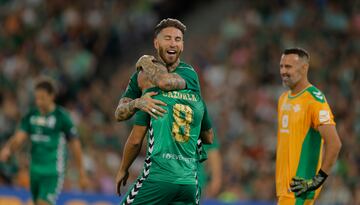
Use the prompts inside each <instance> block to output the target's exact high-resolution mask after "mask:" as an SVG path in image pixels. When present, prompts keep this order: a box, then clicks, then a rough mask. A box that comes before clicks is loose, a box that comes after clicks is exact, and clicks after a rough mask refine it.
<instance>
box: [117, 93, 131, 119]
mask: <svg viewBox="0 0 360 205" xmlns="http://www.w3.org/2000/svg"><path fill="white" fill-rule="evenodd" d="M135 102H136V101H135V100H133V99H131V98H126V97H124V98H121V99H120V101H119V105H118V106H117V108H116V111H115V119H116V120H117V121H123V120H127V119H129V118H130V117H131V116H133V115H134V114H135V112H136V107H135Z"/></svg>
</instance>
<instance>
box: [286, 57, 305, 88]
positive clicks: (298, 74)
mask: <svg viewBox="0 0 360 205" xmlns="http://www.w3.org/2000/svg"><path fill="white" fill-rule="evenodd" d="M307 70H308V63H306V62H305V61H304V60H303V59H301V58H300V57H299V56H298V55H297V54H287V55H286V54H283V55H282V56H281V60H280V76H281V79H282V82H283V85H284V86H286V87H288V88H290V89H291V90H295V89H296V88H298V87H301V86H302V84H304V83H306V82H307Z"/></svg>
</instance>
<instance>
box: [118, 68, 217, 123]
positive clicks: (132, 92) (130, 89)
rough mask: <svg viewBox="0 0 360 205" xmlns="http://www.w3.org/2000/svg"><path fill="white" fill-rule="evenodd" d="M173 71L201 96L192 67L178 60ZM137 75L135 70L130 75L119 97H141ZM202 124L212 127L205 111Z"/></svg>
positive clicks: (187, 87)
mask: <svg viewBox="0 0 360 205" xmlns="http://www.w3.org/2000/svg"><path fill="white" fill-rule="evenodd" d="M173 73H176V74H178V75H179V76H181V77H182V78H183V79H184V80H185V82H186V89H187V90H192V91H194V92H196V93H197V94H198V95H200V96H201V94H200V83H199V77H198V75H197V73H196V71H195V70H194V68H193V67H191V66H190V65H188V64H186V63H185V62H183V61H180V63H179V65H178V66H177V67H176V68H175V70H174V71H173ZM137 77H138V72H135V73H134V74H133V75H132V76H131V78H130V81H129V84H128V86H127V88H126V90H125V92H124V93H123V95H122V96H121V97H127V98H131V99H136V98H139V97H141V95H142V93H141V89H140V88H139V85H138V82H137ZM203 126H204V127H203V128H202V129H203V130H207V129H204V128H208V129H211V127H212V124H211V121H210V118H209V116H208V113H207V112H206V113H205V117H204V122H203Z"/></svg>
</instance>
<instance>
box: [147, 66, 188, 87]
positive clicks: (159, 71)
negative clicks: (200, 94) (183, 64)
mask: <svg viewBox="0 0 360 205" xmlns="http://www.w3.org/2000/svg"><path fill="white" fill-rule="evenodd" d="M147 75H148V77H149V79H150V81H151V82H152V83H153V84H155V85H156V86H158V87H160V88H161V89H162V90H166V91H170V90H180V89H184V88H185V86H186V83H185V80H184V79H183V78H182V77H180V76H179V75H178V74H176V73H168V72H167V71H165V70H164V69H163V68H162V67H161V66H158V65H156V64H154V66H153V68H152V69H150V70H149V72H148V73H147Z"/></svg>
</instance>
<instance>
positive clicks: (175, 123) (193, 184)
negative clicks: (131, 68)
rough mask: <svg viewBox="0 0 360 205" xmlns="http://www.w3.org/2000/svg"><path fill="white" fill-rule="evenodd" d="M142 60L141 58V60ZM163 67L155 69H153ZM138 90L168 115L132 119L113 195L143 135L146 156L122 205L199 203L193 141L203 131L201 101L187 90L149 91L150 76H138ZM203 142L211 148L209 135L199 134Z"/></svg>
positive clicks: (140, 115) (140, 114)
mask: <svg viewBox="0 0 360 205" xmlns="http://www.w3.org/2000/svg"><path fill="white" fill-rule="evenodd" d="M142 61H143V59H142ZM161 67H162V68H163V69H164V70H166V68H165V67H164V66H159V67H158V68H161ZM138 82H139V86H140V87H141V88H142V91H143V93H144V94H146V93H148V92H153V91H156V92H158V93H159V94H158V95H156V96H154V98H155V99H157V100H161V101H163V102H166V104H167V105H166V106H162V108H163V109H165V110H167V113H165V114H164V115H163V116H161V117H159V118H154V117H151V116H150V115H149V114H148V113H146V112H144V111H138V112H137V113H136V115H135V121H134V126H133V129H132V131H131V133H130V136H129V137H128V140H127V142H126V145H125V148H124V154H123V158H122V160H121V165H120V169H119V171H118V174H117V177H116V185H117V193H118V194H120V186H121V185H122V184H123V185H125V184H126V181H127V177H128V173H129V168H130V166H131V164H132V163H133V161H134V160H135V158H136V156H137V155H138V153H139V152H140V149H141V145H142V141H143V139H144V138H145V134H146V132H147V130H149V134H148V137H147V156H146V159H145V163H144V170H143V172H142V174H141V175H140V176H139V177H138V179H137V180H136V181H135V182H134V184H133V185H132V186H131V188H130V189H129V191H128V192H127V194H126V195H125V196H124V198H123V200H122V202H121V204H124V205H128V204H154V205H155V204H173V205H175V204H176V205H180V204H181V205H185V204H189V205H190V204H191V205H193V204H198V203H199V196H200V192H199V191H200V190H199V186H198V177H197V173H198V171H197V167H198V154H197V141H198V139H199V135H200V131H201V130H202V129H203V126H202V121H203V117H204V102H203V101H202V99H201V96H200V95H199V94H198V93H196V92H194V91H192V90H188V89H183V90H180V91H162V90H160V89H159V88H157V87H154V84H152V83H151V82H150V81H149V76H147V75H146V74H145V72H143V71H140V72H139V74H138ZM200 137H201V138H202V140H203V142H204V143H212V136H211V135H200Z"/></svg>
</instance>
